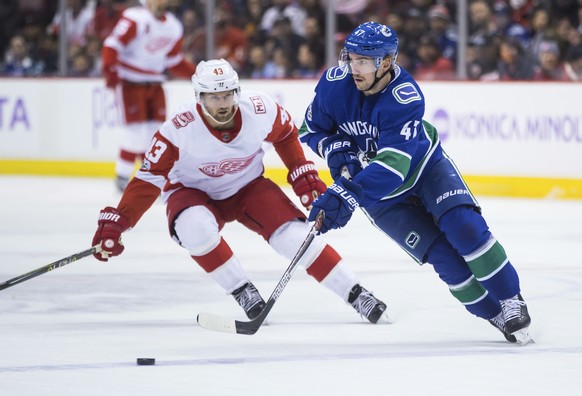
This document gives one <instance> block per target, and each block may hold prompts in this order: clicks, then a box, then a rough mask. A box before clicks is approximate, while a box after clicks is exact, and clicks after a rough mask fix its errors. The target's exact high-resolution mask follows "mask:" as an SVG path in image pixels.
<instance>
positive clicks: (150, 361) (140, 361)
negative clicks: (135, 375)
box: [137, 358, 156, 366]
mask: <svg viewBox="0 0 582 396" xmlns="http://www.w3.org/2000/svg"><path fill="white" fill-rule="evenodd" d="M154 364H156V359H154V358H137V365H138V366H153V365H154Z"/></svg>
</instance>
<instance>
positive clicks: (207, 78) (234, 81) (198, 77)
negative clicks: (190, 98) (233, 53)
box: [192, 59, 240, 103]
mask: <svg viewBox="0 0 582 396" xmlns="http://www.w3.org/2000/svg"><path fill="white" fill-rule="evenodd" d="M192 85H193V86H194V92H196V100H197V101H198V102H200V94H201V93H207V92H225V91H232V90H234V91H235V92H234V93H235V103H238V96H239V92H240V86H239V85H238V73H237V72H236V71H235V70H234V69H233V68H232V66H231V65H230V63H228V62H227V61H226V60H224V59H212V60H208V61H202V62H200V63H198V65H197V66H196V72H195V73H194V75H193V76H192Z"/></svg>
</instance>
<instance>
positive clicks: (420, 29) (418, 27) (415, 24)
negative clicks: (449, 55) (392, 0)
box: [399, 8, 428, 73]
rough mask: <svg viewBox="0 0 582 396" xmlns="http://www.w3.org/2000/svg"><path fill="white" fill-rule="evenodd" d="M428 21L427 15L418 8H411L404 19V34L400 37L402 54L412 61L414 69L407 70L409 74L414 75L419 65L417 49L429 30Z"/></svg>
mask: <svg viewBox="0 0 582 396" xmlns="http://www.w3.org/2000/svg"><path fill="white" fill-rule="evenodd" d="M427 26H428V25H427V21H426V19H425V14H423V13H422V12H421V11H420V10H419V9H418V8H410V9H409V10H408V11H407V12H406V15H405V17H404V24H403V25H402V34H401V35H400V36H399V40H400V44H399V48H400V53H405V54H406V55H407V56H408V58H410V60H411V61H412V63H411V65H410V66H412V68H409V69H407V71H408V72H409V73H414V66H415V65H416V63H417V57H416V48H417V47H418V43H419V41H420V37H421V36H422V35H423V34H424V33H425V32H426V30H427Z"/></svg>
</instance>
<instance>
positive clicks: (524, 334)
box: [511, 327, 535, 346]
mask: <svg viewBox="0 0 582 396" xmlns="http://www.w3.org/2000/svg"><path fill="white" fill-rule="evenodd" d="M511 334H512V335H513V336H514V337H515V339H516V340H517V343H518V344H519V345H521V346H524V345H527V344H535V341H534V340H533V338H531V335H530V334H529V329H528V328H527V327H526V328H525V329H521V330H518V331H516V332H514V333H511Z"/></svg>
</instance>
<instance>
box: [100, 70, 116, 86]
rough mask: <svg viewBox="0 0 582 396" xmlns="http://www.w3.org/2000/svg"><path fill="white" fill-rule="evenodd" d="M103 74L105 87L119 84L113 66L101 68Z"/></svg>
mask: <svg viewBox="0 0 582 396" xmlns="http://www.w3.org/2000/svg"><path fill="white" fill-rule="evenodd" d="M103 75H104V76H105V85H106V86H107V88H111V89H113V88H115V87H116V86H117V84H119V75H118V74H117V69H116V68H115V67H114V66H111V67H106V68H103Z"/></svg>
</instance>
